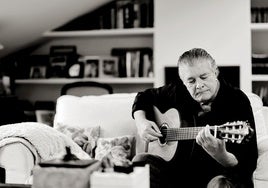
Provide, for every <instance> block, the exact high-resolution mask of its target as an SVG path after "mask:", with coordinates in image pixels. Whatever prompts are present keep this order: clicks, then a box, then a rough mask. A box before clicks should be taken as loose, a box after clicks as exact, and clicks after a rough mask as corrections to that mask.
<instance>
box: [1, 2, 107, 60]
mask: <svg viewBox="0 0 268 188" xmlns="http://www.w3.org/2000/svg"><path fill="white" fill-rule="evenodd" d="M110 1H111V0H0V44H2V45H3V46H4V49H2V50H0V58H1V57H4V56H6V55H9V54H11V53H13V52H15V51H17V50H20V49H23V48H25V47H27V46H30V45H32V44H34V43H36V42H38V41H40V40H42V39H43V38H42V34H43V33H44V32H45V31H48V30H51V29H54V28H56V27H59V26H60V25H62V24H64V23H66V22H67V21H69V20H71V19H73V18H75V17H77V16H79V15H82V14H84V13H87V12H90V11H92V10H94V9H96V8H97V7H99V6H101V5H103V4H105V3H107V2H110Z"/></svg>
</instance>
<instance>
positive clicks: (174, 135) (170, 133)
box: [161, 126, 215, 141]
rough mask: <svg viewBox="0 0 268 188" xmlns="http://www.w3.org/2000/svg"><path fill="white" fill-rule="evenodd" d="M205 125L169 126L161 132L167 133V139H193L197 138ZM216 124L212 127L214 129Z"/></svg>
mask: <svg viewBox="0 0 268 188" xmlns="http://www.w3.org/2000/svg"><path fill="white" fill-rule="evenodd" d="M203 128H204V127H184V128H167V129H163V130H162V131H161V132H162V133H163V134H164V135H166V137H165V140H166V141H177V140H192V139H195V138H196V136H197V134H198V132H199V131H201V130H202V129H203ZM214 128H215V126H212V127H210V129H212V130H213V129H214Z"/></svg>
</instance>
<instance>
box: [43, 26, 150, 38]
mask: <svg viewBox="0 0 268 188" xmlns="http://www.w3.org/2000/svg"><path fill="white" fill-rule="evenodd" d="M153 34H154V28H130V29H102V30H85V31H47V32H45V33H44V34H43V36H44V37H104V36H111V37H112V36H142V35H153Z"/></svg>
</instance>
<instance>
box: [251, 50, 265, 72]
mask: <svg viewBox="0 0 268 188" xmlns="http://www.w3.org/2000/svg"><path fill="white" fill-rule="evenodd" d="M252 73H253V74H268V54H252Z"/></svg>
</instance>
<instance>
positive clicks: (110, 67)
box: [100, 56, 118, 78]
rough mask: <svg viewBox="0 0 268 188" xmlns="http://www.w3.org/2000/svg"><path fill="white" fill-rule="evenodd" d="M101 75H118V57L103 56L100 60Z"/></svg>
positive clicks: (103, 76)
mask: <svg viewBox="0 0 268 188" xmlns="http://www.w3.org/2000/svg"><path fill="white" fill-rule="evenodd" d="M100 77H102V78H107V77H108V78H110V77H118V57H113V56H103V57H101V60H100Z"/></svg>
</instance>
